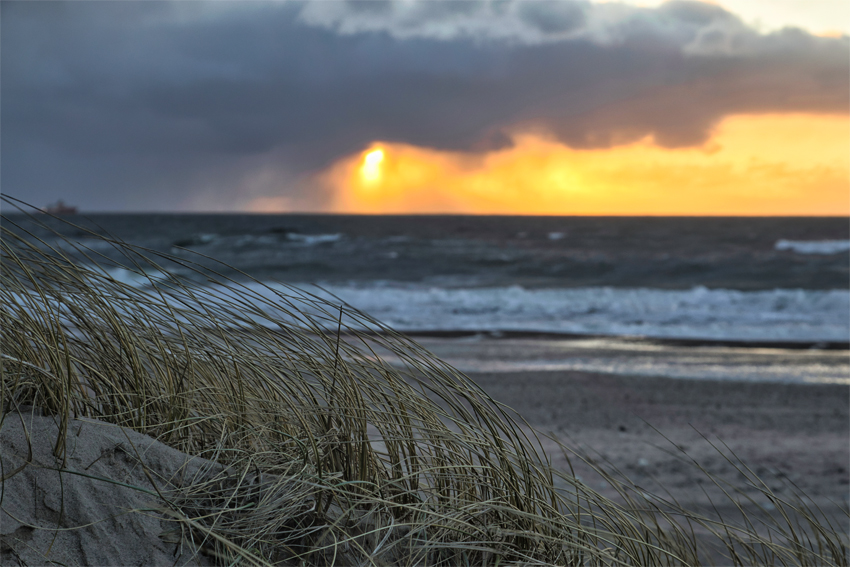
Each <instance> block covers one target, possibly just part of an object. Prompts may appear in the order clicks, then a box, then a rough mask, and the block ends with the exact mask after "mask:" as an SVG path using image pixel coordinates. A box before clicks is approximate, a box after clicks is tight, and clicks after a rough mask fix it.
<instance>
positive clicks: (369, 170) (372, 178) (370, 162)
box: [360, 148, 384, 185]
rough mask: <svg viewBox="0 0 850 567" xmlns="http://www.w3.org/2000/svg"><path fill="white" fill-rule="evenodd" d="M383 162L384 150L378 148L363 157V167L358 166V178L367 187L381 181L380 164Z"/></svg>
mask: <svg viewBox="0 0 850 567" xmlns="http://www.w3.org/2000/svg"><path fill="white" fill-rule="evenodd" d="M383 161H384V150H382V149H381V148H378V149H376V150H372V151H371V152H368V153H367V154H366V155H365V156H363V165H361V166H360V177H361V179H362V180H363V182H364V183H365V184H367V185H373V184H375V183H378V182H380V181H381V163H382V162H383Z"/></svg>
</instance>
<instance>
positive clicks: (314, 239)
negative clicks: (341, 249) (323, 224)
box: [286, 232, 342, 246]
mask: <svg viewBox="0 0 850 567" xmlns="http://www.w3.org/2000/svg"><path fill="white" fill-rule="evenodd" d="M286 238H287V240H291V241H293V242H300V243H302V244H305V245H307V246H311V245H314V244H325V243H328V242H336V241H338V240H340V239H341V238H342V234H298V233H297V232H290V233H289V234H287V235H286Z"/></svg>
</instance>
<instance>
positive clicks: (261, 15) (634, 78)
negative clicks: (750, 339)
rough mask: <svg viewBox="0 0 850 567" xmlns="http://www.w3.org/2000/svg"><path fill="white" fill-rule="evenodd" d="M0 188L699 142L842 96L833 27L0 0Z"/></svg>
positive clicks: (421, 10) (203, 180)
mask: <svg viewBox="0 0 850 567" xmlns="http://www.w3.org/2000/svg"><path fill="white" fill-rule="evenodd" d="M0 10H2V14H0V15H2V30H0V31H2V36H0V37H2V46H0V48H2V51H1V52H0V54H1V56H2V61H0V72H2V77H0V79H2V83H0V85H2V99H0V104H2V107H1V108H0V111H2V130H0V151H2V170H1V172H0V175H2V179H0V181H2V190H3V191H4V192H5V193H9V194H12V195H15V196H18V197H21V198H23V199H25V200H28V201H31V202H33V203H34V204H39V205H41V204H44V203H46V202H48V201H50V200H53V199H56V198H58V197H64V198H65V199H66V200H72V201H74V202H76V203H79V204H80V205H81V206H82V207H84V208H86V209H89V210H132V209H135V210H177V209H182V210H189V209H195V210H200V209H206V210H211V209H212V210H227V209H230V208H232V207H240V206H244V205H245V203H247V202H248V201H250V200H251V199H253V198H256V197H263V196H278V195H286V196H287V197H288V198H289V199H290V202H291V204H292V206H293V207H295V208H299V209H313V210H315V209H320V208H322V206H323V204H324V203H325V202H326V199H327V195H324V194H322V193H321V191H320V190H319V189H317V188H314V187H310V186H308V185H305V184H304V183H300V182H299V181H298V180H299V179H300V178H302V177H303V176H304V175H305V174H308V173H310V172H312V171H316V170H318V169H321V168H323V167H325V166H327V165H328V164H329V163H331V162H332V161H333V160H335V159H337V158H339V157H341V156H343V155H346V154H348V153H350V152H354V151H358V150H361V149H363V148H364V147H365V145H366V144H368V143H369V142H371V141H373V140H384V141H395V142H406V143H409V144H415V145H421V146H427V147H433V148H439V149H447V150H463V151H486V150H488V149H494V148H499V147H504V146H505V145H509V144H510V138H509V137H508V135H507V133H508V132H509V131H510V129H511V128H514V127H517V125H520V126H524V127H537V128H545V129H546V130H548V131H549V132H551V133H553V134H554V135H556V136H557V137H558V139H559V140H561V141H562V142H564V143H565V144H568V145H570V146H573V147H607V146H611V145H614V144H618V143H625V142H629V141H633V140H635V139H639V138H641V137H644V136H646V135H653V136H654V137H655V139H656V141H657V142H658V143H660V144H662V145H664V146H668V147H677V146H687V145H696V144H701V143H703V142H704V141H705V140H706V139H707V138H708V136H709V135H710V133H711V129H712V127H713V126H714V125H715V124H716V123H717V122H718V121H719V120H720V119H721V118H722V117H724V116H726V115H728V114H732V113H741V112H825V113H846V112H847V108H848V104H850V95H849V94H848V92H850V86H849V85H848V72H847V69H848V55H847V53H848V44H849V42H848V38H847V37H843V38H821V37H815V36H812V35H810V34H808V33H806V32H804V31H802V30H798V29H786V30H783V31H781V32H776V33H772V34H768V35H761V34H758V33H757V32H756V31H754V30H752V29H750V28H748V27H747V26H746V25H745V24H743V23H742V22H741V21H740V20H739V19H738V18H736V17H735V16H734V15H732V14H730V13H728V12H726V11H724V10H723V9H721V8H719V7H717V6H713V5H708V4H702V3H697V2H671V3H668V4H665V5H663V6H661V7H660V8H657V9H642V8H634V7H627V6H624V5H619V4H602V5H593V4H589V3H587V2H579V1H569V0H560V1H555V2H532V1H529V0H493V1H488V2H484V1H479V2H472V1H466V2H437V1H433V0H423V1H410V0H407V1H403V2H384V1H371V2H316V3H308V4H303V3H273V4H272V3H257V4H254V3H196V2H174V3H160V2H157V3H132V2H130V3H128V2H105V3H104V2H92V3H83V2H79V3H48V2H33V3H23V2H4V3H2V4H0Z"/></svg>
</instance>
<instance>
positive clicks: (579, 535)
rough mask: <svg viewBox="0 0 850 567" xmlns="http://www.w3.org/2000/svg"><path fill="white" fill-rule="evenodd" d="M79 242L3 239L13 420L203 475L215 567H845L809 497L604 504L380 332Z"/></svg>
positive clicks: (28, 233)
mask: <svg viewBox="0 0 850 567" xmlns="http://www.w3.org/2000/svg"><path fill="white" fill-rule="evenodd" d="M4 200H5V201H6V204H11V205H13V204H14V203H13V202H11V201H10V200H8V199H7V198H4ZM32 227H38V229H39V231H40V232H38V234H36V233H35V232H32ZM75 230H77V231H82V233H83V234H84V235H85V236H86V238H85V241H86V242H88V243H89V244H87V245H85V246H84V245H82V244H80V243H79V242H72V241H71V240H69V239H68V238H66V237H63V236H62V235H61V234H60V232H58V231H55V230H53V229H50V228H49V227H48V225H47V223H45V222H43V221H42V220H40V219H39V218H38V217H35V216H30V217H29V218H28V219H24V217H15V218H14V219H12V218H6V219H4V224H3V227H2V243H0V254H2V273H0V281H2V287H0V299H1V300H2V303H1V304H0V317H2V335H0V347H2V369H3V373H2V411H3V415H2V417H0V420H2V419H5V418H6V417H7V415H8V414H9V413H10V412H14V411H20V409H21V408H22V407H25V406H34V407H38V408H40V410H41V411H42V412H45V413H47V414H50V415H54V416H56V418H57V419H58V420H59V422H60V423H61V424H67V423H68V421H69V420H71V419H73V418H78V417H87V418H95V419H98V420H102V421H105V422H109V423H112V424H116V425H120V426H123V427H127V428H131V429H133V430H136V431H139V432H141V433H144V434H147V435H150V436H153V437H155V438H157V439H159V440H161V441H162V442H164V443H166V444H167V445H170V446H171V447H174V448H176V449H179V450H180V451H183V452H185V453H187V454H189V455H195V456H198V457H203V458H204V459H206V460H205V461H204V462H205V463H206V464H205V465H203V466H201V467H200V468H198V469H196V470H194V471H193V473H192V474H191V475H189V476H186V477H183V478H182V480H181V481H179V482H178V481H175V480H174V479H156V480H157V482H159V483H160V484H161V494H162V495H163V498H164V500H165V502H166V505H164V506H162V509H161V510H160V512H161V514H162V515H163V517H164V518H166V519H167V520H169V521H170V523H171V526H172V529H171V530H170V531H169V532H168V533H167V534H166V537H170V538H172V539H173V541H175V542H187V541H188V542H191V543H192V544H193V545H194V546H195V548H197V549H199V550H200V551H202V552H204V553H207V554H208V555H210V556H212V557H214V558H216V561H218V562H219V563H220V564H221V565H234V564H249V565H268V564H283V565H301V564H303V565H331V564H336V565H516V564H523V565H529V564H547V565H548V564H554V565H650V564H651V565H694V564H699V563H701V562H706V561H712V560H716V558H721V562H724V563H728V564H741V565H743V564H793V565H815V564H823V565H847V562H848V561H847V560H848V558H847V547H846V537H845V536H844V534H842V533H840V532H839V531H838V530H837V529H835V528H834V527H832V526H831V525H830V524H829V523H828V521H826V520H823V521H822V520H820V519H818V518H820V517H821V515H819V514H818V513H817V511H812V510H811V509H810V508H808V507H806V506H805V505H804V504H803V501H802V500H801V499H797V500H795V501H793V502H792V501H788V500H783V499H781V498H779V497H777V496H775V495H773V494H772V493H771V492H770V490H769V489H768V488H767V487H766V486H764V490H765V491H766V493H767V494H769V495H770V497H771V498H773V499H774V500H775V504H776V506H777V509H778V510H779V512H780V514H779V515H778V516H777V518H778V519H774V520H771V521H772V522H773V523H772V524H771V523H769V522H768V523H767V524H765V523H764V522H762V525H760V526H756V525H755V523H754V522H751V523H747V521H746V519H745V521H744V522H743V523H738V524H734V525H733V524H726V523H723V522H718V521H717V520H716V519H711V518H709V517H707V516H705V515H702V514H699V513H696V512H693V511H688V510H685V509H683V508H682V507H681V506H679V505H678V504H677V503H676V502H675V501H671V500H669V499H664V498H660V497H656V496H651V495H648V494H646V493H645V492H644V491H643V490H642V489H639V488H638V487H636V486H635V485H634V484H632V483H630V481H628V479H625V478H622V477H617V476H608V477H607V478H608V479H609V482H611V484H612V485H613V486H615V487H616V488H617V489H618V490H619V492H620V494H621V496H622V498H621V500H620V501H618V502H614V501H612V500H608V499H606V498H604V497H602V496H601V495H599V494H598V493H596V492H594V491H593V490H591V489H590V488H588V487H587V486H586V485H584V484H582V483H581V482H580V481H579V480H577V479H576V478H574V477H572V476H570V475H569V474H568V473H566V472H563V471H557V470H555V469H554V468H553V467H552V466H550V464H549V462H548V460H547V458H546V455H545V453H544V451H543V449H542V447H541V444H540V442H539V440H538V439H537V438H536V437H535V436H534V435H535V434H534V433H533V432H531V429H530V428H528V427H527V426H525V424H524V423H523V422H522V420H521V418H519V417H518V416H516V415H515V414H514V413H513V412H511V411H510V410H509V409H508V408H507V407H505V406H503V405H501V404H500V403H498V402H496V401H494V400H492V399H491V398H490V397H489V396H487V395H486V394H485V393H484V392H483V391H482V390H481V389H480V388H479V387H478V386H477V385H476V384H475V383H474V382H473V381H471V380H470V379H469V378H467V377H466V376H464V375H463V374H462V373H460V372H458V371H456V370H454V369H453V368H451V367H449V366H448V365H446V364H444V363H442V362H441V361H439V360H437V359H435V358H434V357H433V356H432V355H430V354H429V353H428V352H427V351H425V350H424V349H422V348H421V347H419V346H418V345H416V344H415V343H414V342H413V341H411V340H409V339H407V338H405V337H404V336H402V335H400V334H398V333H395V332H393V331H392V330H391V329H389V328H386V327H385V326H383V325H381V324H380V323H379V322H377V321H375V320H374V319H372V318H370V317H368V316H367V315H365V314H363V313H360V312H358V311H356V310H355V309H353V308H351V307H349V306H347V305H344V304H341V303H339V302H334V301H333V300H328V299H322V298H319V297H316V296H313V295H311V294H309V293H306V292H304V291H300V290H297V289H294V288H289V287H286V286H265V285H262V284H260V283H259V282H252V281H251V280H250V278H248V277H247V276H245V277H244V278H242V279H241V280H240V281H238V282H237V281H234V280H231V279H229V278H227V277H225V276H223V275H220V274H219V273H217V272H216V271H214V270H211V269H209V268H208V267H204V266H202V264H201V263H200V262H199V261H198V260H200V258H198V257H193V256H191V255H189V254H188V253H181V255H180V257H176V256H169V255H165V254H160V253H157V252H155V251H151V250H144V249H140V248H137V247H134V246H130V245H128V244H126V243H123V242H121V241H118V240H115V239H112V238H110V237H109V236H102V235H100V234H97V233H94V232H90V231H87V230H86V229H83V228H80V227H76V228H75ZM44 235H47V236H44ZM92 242H97V243H98V246H97V247H95V246H92V245H91V243H92ZM121 270H123V271H121ZM118 273H124V274H126V273H132V274H135V278H136V280H137V281H139V280H141V281H145V282H146V285H144V286H139V285H128V284H126V283H122V279H121V278H118V277H116V274H118ZM174 273H179V274H180V277H177V276H174V275H173V274H174ZM198 281H201V282H202V283H203V286H201V285H198V284H197V283H192V282H198ZM385 354H391V355H392V357H393V359H395V360H399V361H401V362H400V364H393V365H390V364H388V363H386V362H385V361H384V360H383V358H382V356H383V355H385ZM1 424H2V422H0V425H1ZM59 430H60V434H59V436H58V437H57V439H56V441H55V448H54V454H55V455H56V456H57V458H59V459H62V458H63V456H64V454H65V451H66V438H65V434H64V432H65V431H67V428H63V427H60V429H59ZM600 471H602V469H600ZM605 474H608V473H605ZM753 482H758V479H757V478H755V479H754V480H753ZM728 497H729V498H730V499H733V500H734V499H735V498H737V495H736V494H734V493H732V492H731V491H730V492H729V493H728ZM742 510H743V509H742ZM745 517H746V516H745ZM792 518H793V519H792ZM801 518H802V520H801ZM695 530H696V531H700V530H701V532H702V533H703V535H701V536H699V537H697V535H696V532H695ZM705 534H708V535H707V537H706V535H705ZM712 558H714V559H712Z"/></svg>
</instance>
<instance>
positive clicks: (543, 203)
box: [321, 114, 850, 215]
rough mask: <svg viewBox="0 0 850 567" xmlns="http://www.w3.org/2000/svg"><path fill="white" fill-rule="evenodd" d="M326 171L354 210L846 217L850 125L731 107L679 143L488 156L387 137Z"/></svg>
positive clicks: (547, 143)
mask: <svg viewBox="0 0 850 567" xmlns="http://www.w3.org/2000/svg"><path fill="white" fill-rule="evenodd" d="M373 147H375V146H373ZM321 178H322V181H323V182H324V183H326V184H328V185H329V186H330V189H331V191H332V193H333V195H334V202H333V204H332V209H333V210H334V211H336V212H347V213H471V214H544V215H546V214H551V215H847V214H850V192H848V186H850V123H848V120H847V117H846V116H835V115H831V116H830V115H805V114H796V115H740V116H732V117H729V118H727V119H726V120H724V121H723V122H722V123H721V124H720V125H718V127H717V128H716V130H715V132H714V135H713V136H712V137H711V139H710V140H709V141H708V142H707V143H706V144H705V145H703V146H702V147H694V148H680V149H666V148H662V147H659V146H657V145H656V144H654V143H653V141H652V140H651V139H649V138H648V139H644V140H642V141H640V142H637V143H633V144H628V145H623V146H617V147H613V148H608V149H594V150H581V149H573V148H569V147H566V146H564V145H562V144H560V143H558V142H557V141H556V140H554V139H551V138H548V137H546V136H542V135H540V134H533V133H527V132H526V133H522V132H518V133H515V134H514V146H513V147H512V148H507V149H503V150H499V151H494V152H490V153H485V154H465V153H458V152H445V151H437V150H431V149H427V148H420V147H415V146H410V145H405V144H390V143H382V144H381V146H380V149H374V150H371V151H368V152H366V153H363V154H360V155H359V156H352V157H350V158H345V159H342V160H340V161H339V162H337V163H336V164H334V165H333V166H332V167H331V168H329V170H327V171H326V172H325V173H324V174H322V176H321Z"/></svg>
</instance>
